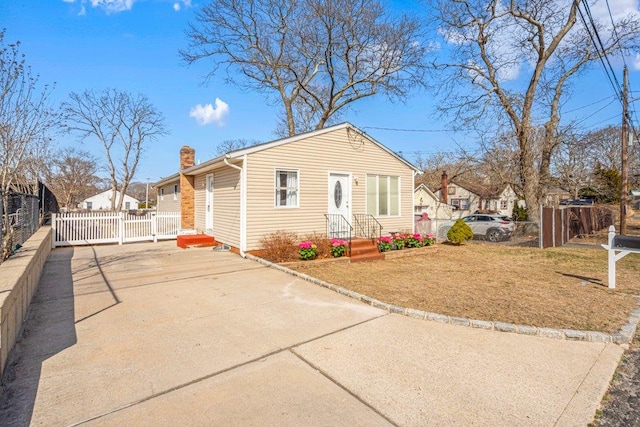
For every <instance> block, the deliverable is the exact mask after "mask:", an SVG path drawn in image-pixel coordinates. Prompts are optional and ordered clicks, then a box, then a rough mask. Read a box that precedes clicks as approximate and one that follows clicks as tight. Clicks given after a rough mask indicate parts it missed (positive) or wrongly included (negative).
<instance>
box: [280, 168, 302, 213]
mask: <svg viewBox="0 0 640 427" xmlns="http://www.w3.org/2000/svg"><path fill="white" fill-rule="evenodd" d="M275 187H276V207H286V208H297V207H298V171H297V170H287V169H276V186H275Z"/></svg>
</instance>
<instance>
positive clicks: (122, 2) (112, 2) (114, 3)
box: [62, 0, 190, 15]
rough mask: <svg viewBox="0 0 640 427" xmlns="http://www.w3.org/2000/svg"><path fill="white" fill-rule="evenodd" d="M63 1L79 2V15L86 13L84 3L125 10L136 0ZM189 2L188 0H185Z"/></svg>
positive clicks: (108, 8)
mask: <svg viewBox="0 0 640 427" xmlns="http://www.w3.org/2000/svg"><path fill="white" fill-rule="evenodd" d="M62 1H63V2H65V3H76V2H77V3H79V4H80V13H79V14H80V15H84V14H85V13H86V7H85V5H86V4H87V3H90V4H91V6H92V7H94V8H100V9H102V10H104V11H105V12H107V13H118V12H124V11H125V10H131V8H132V7H133V4H134V3H135V2H136V1H137V0H62ZM187 1H189V2H190V0H187Z"/></svg>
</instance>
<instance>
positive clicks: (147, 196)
mask: <svg viewBox="0 0 640 427" xmlns="http://www.w3.org/2000/svg"><path fill="white" fill-rule="evenodd" d="M144 208H145V209H149V178H147V194H146V195H145V198H144Z"/></svg>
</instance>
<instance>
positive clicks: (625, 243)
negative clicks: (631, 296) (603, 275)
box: [602, 225, 640, 289]
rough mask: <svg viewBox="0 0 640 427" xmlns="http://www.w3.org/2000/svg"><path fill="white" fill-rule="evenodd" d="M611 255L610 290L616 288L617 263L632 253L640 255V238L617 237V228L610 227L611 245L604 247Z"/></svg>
mask: <svg viewBox="0 0 640 427" xmlns="http://www.w3.org/2000/svg"><path fill="white" fill-rule="evenodd" d="M602 247H603V248H605V249H606V250H607V252H608V255H609V263H608V264H609V289H614V288H615V287H616V262H617V261H618V260H620V259H622V258H624V257H626V256H627V255H629V254H631V253H637V254H640V236H621V235H617V236H616V228H615V227H614V226H613V225H612V226H610V227H609V244H608V245H602ZM616 252H617V253H616Z"/></svg>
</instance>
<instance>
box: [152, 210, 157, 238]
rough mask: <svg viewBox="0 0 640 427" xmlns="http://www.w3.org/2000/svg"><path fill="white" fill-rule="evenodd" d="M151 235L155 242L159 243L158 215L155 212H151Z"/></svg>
mask: <svg viewBox="0 0 640 427" xmlns="http://www.w3.org/2000/svg"><path fill="white" fill-rule="evenodd" d="M151 236H152V237H153V243H158V216H157V215H156V213H155V212H151Z"/></svg>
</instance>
